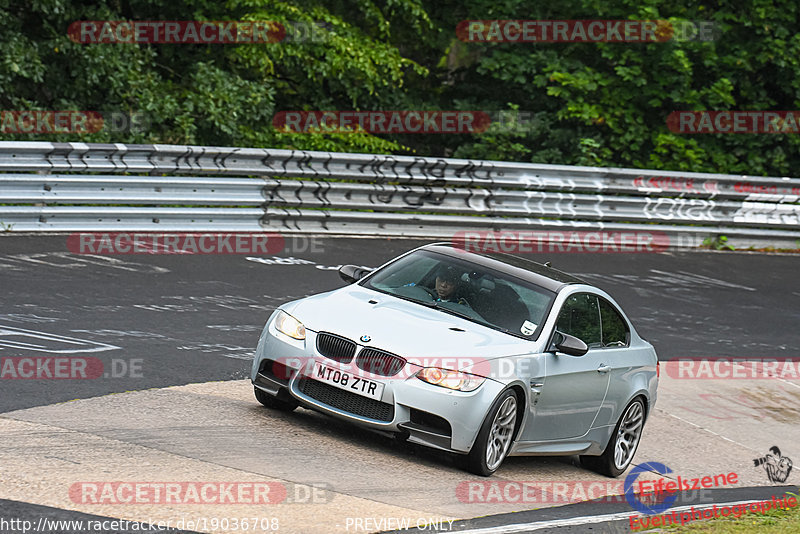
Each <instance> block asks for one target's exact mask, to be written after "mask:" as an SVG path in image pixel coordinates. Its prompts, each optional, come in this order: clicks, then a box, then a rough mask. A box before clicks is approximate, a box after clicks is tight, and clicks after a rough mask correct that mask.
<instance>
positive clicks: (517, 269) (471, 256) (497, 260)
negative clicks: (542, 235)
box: [421, 243, 587, 292]
mask: <svg viewBox="0 0 800 534" xmlns="http://www.w3.org/2000/svg"><path fill="white" fill-rule="evenodd" d="M421 248H422V249H423V250H430V251H432V252H438V253H440V254H445V255H447V256H452V257H454V258H460V259H466V260H467V261H471V262H473V263H476V264H478V265H481V266H483V267H487V268H491V269H495V270H497V271H500V272H503V273H505V274H509V275H511V276H516V277H517V278H522V279H523V280H527V281H529V282H531V283H533V284H536V285H538V286H540V287H543V288H545V289H548V290H550V291H555V292H558V291H559V290H560V289H561V288H563V287H564V286H567V285H569V284H587V282H586V281H584V280H581V279H580V278H578V277H576V276H572V275H571V274H567V273H565V272H562V271H559V270H558V269H553V268H552V267H549V266H547V265H543V264H541V263H537V262H535V261H533V260H529V259H527V258H520V257H519V256H513V255H511V254H505V253H503V252H489V253H477V252H467V251H466V250H464V248H459V247H456V246H454V245H453V244H452V243H433V244H431V245H425V246H424V247H421Z"/></svg>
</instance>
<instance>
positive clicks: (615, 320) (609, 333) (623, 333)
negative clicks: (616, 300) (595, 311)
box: [600, 298, 631, 347]
mask: <svg viewBox="0 0 800 534" xmlns="http://www.w3.org/2000/svg"><path fill="white" fill-rule="evenodd" d="M600 318H601V320H602V322H603V331H602V332H603V346H604V347H614V346H620V347H624V346H627V345H628V343H630V340H631V332H630V330H628V324H627V323H626V322H625V319H623V318H622V316H621V315H620V314H619V312H618V311H617V310H616V309H615V308H614V306H612V305H611V303H610V302H608V301H607V300H605V299H603V298H601V299H600Z"/></svg>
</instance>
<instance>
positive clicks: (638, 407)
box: [581, 398, 644, 477]
mask: <svg viewBox="0 0 800 534" xmlns="http://www.w3.org/2000/svg"><path fill="white" fill-rule="evenodd" d="M642 427H644V402H643V401H642V399H641V398H635V399H633V401H631V403H630V404H629V405H628V407H627V408H625V411H624V412H622V417H620V418H619V421H618V422H617V426H616V427H615V428H614V433H613V434H612V435H611V439H609V440H608V445H606V450H604V451H603V454H602V455H600V456H581V465H583V466H584V467H586V468H588V469H591V470H592V471H596V472H598V473H600V474H601V475H606V476H608V477H618V476H620V475H621V474H622V473H624V472H625V470H626V469H627V468H628V466H629V465H630V464H631V461H632V460H633V456H634V455H635V454H636V448H637V447H638V446H639V440H640V439H641V437H642Z"/></svg>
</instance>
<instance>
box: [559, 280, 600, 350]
mask: <svg viewBox="0 0 800 534" xmlns="http://www.w3.org/2000/svg"><path fill="white" fill-rule="evenodd" d="M556 330H558V331H559V332H563V333H564V334H569V335H571V336H575V337H577V338H578V339H580V340H581V341H583V342H584V343H586V345H587V346H588V347H589V348H596V347H602V346H603V342H602V335H601V328H600V311H599V309H598V304H597V297H596V296H595V295H590V294H589V293H577V294H575V295H572V296H570V297H569V298H567V300H566V302H564V306H563V307H562V308H561V312H559V314H558V321H557V322H556Z"/></svg>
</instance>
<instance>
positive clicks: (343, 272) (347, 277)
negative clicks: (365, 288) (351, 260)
mask: <svg viewBox="0 0 800 534" xmlns="http://www.w3.org/2000/svg"><path fill="white" fill-rule="evenodd" d="M370 272H372V271H370V270H369V269H362V268H361V267H358V266H356V265H342V266H341V267H340V268H339V277H340V278H341V279H342V280H344V281H345V282H347V283H348V284H352V283H355V282H358V281H359V280H361V279H362V278H364V277H365V276H366V275H367V274H369V273H370Z"/></svg>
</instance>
